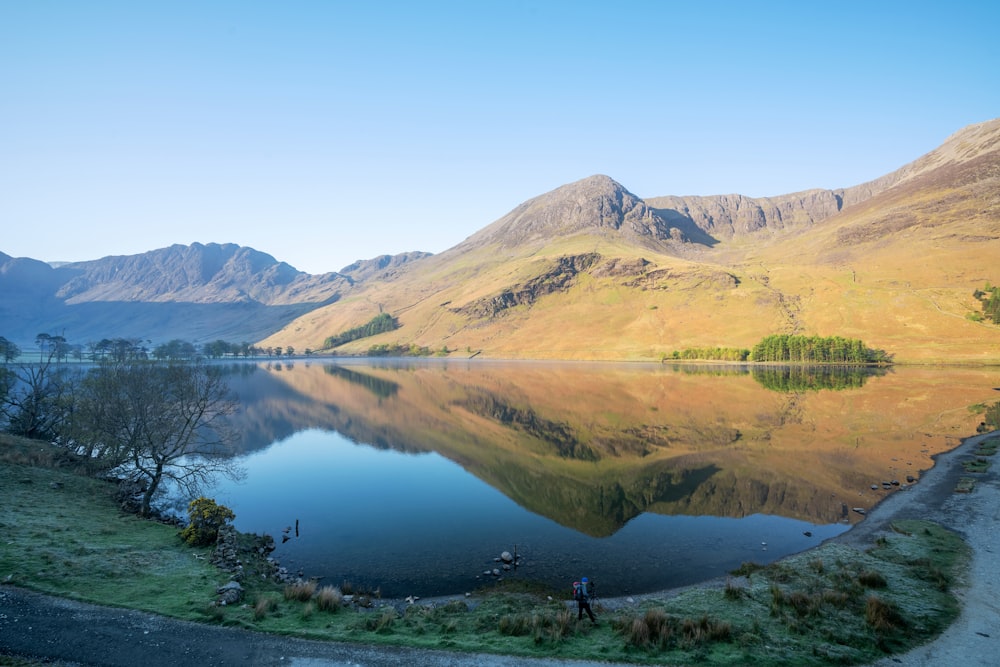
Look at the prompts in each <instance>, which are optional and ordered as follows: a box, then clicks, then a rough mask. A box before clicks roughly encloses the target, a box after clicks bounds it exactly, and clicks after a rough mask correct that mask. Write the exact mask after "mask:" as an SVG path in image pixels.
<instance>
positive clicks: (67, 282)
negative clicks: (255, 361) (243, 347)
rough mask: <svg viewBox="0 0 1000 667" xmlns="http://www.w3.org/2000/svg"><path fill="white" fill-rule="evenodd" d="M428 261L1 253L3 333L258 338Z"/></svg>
mask: <svg viewBox="0 0 1000 667" xmlns="http://www.w3.org/2000/svg"><path fill="white" fill-rule="evenodd" d="M421 256H423V254H422V253H410V254H408V255H403V256H397V257H388V256H386V257H382V258H376V259H375V260H370V261H368V262H358V263H356V264H353V265H351V266H349V267H347V268H346V269H345V270H344V273H326V274H323V275H319V276H313V275H310V274H307V273H304V272H302V271H297V270H296V269H294V268H293V267H291V266H289V265H288V264H286V263H285V262H278V261H277V260H275V259H274V258H273V257H272V256H270V255H268V254H265V253H262V252H258V251H256V250H254V249H252V248H246V247H241V246H238V245H235V244H224V245H220V244H215V243H209V244H201V243H194V244H192V245H190V246H184V245H174V246H171V247H169V248H162V249H159V250H153V251H150V252H147V253H143V254H140V255H129V256H117V257H104V258H102V259H97V260H92V261H86V262H73V263H67V264H61V265H59V266H57V267H53V266H50V265H49V264H46V263H44V262H39V261H37V260H32V259H25V258H13V257H9V256H8V255H3V254H0V315H2V319H3V323H4V330H3V332H2V335H4V336H5V337H6V338H8V339H10V340H13V341H16V342H20V343H24V344H29V343H30V341H32V340H34V338H35V336H36V335H37V334H38V333H39V332H56V333H59V334H60V335H64V336H65V337H66V338H67V340H69V341H71V342H74V343H83V342H87V341H91V340H100V339H102V338H117V337H123V338H138V339H143V340H145V339H150V340H153V341H154V342H156V341H163V340H168V339H172V338H181V339H185V340H194V341H199V342H200V341H206V340H215V339H218V338H222V339H224V340H229V341H232V342H238V341H254V340H258V339H260V338H263V337H265V336H267V335H269V334H271V333H273V332H274V331H277V330H278V329H280V328H281V327H282V326H284V325H285V324H287V323H288V322H290V321H292V320H294V319H295V318H296V317H298V316H300V315H303V314H304V313H307V312H309V311H310V310H312V309H314V308H316V307H317V306H320V305H323V304H326V303H331V302H334V301H336V300H337V299H339V298H340V297H341V295H342V294H344V293H346V292H349V291H350V290H351V289H352V288H353V286H354V285H356V284H358V283H360V282H363V281H364V280H365V279H367V278H369V277H372V276H378V275H382V274H383V273H384V272H385V271H386V270H388V269H391V268H394V267H398V266H400V265H402V264H405V263H406V262H407V261H411V260H413V259H419V258H420V257H421Z"/></svg>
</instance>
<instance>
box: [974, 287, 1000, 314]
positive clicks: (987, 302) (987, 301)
mask: <svg viewBox="0 0 1000 667" xmlns="http://www.w3.org/2000/svg"><path fill="white" fill-rule="evenodd" d="M972 296H974V297H976V299H978V300H979V303H981V304H983V315H982V316H983V317H987V318H989V319H991V320H993V322H994V323H995V324H1000V287H992V286H991V285H990V284H989V283H986V289H983V290H976V291H975V292H973V294H972Z"/></svg>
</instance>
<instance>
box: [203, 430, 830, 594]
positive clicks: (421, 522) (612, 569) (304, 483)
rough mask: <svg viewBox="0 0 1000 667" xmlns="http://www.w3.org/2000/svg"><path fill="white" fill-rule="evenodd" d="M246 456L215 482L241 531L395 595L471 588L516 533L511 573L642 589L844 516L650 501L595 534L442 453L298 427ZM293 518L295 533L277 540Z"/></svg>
mask: <svg viewBox="0 0 1000 667" xmlns="http://www.w3.org/2000/svg"><path fill="white" fill-rule="evenodd" d="M241 464H242V466H243V467H244V468H245V469H246V471H247V477H246V480H245V481H243V482H241V483H235V484H234V483H232V482H223V483H222V484H221V485H220V486H219V487H218V488H217V489H216V492H215V493H214V494H213V495H214V497H215V498H216V499H217V500H218V501H219V502H220V503H222V504H224V505H226V506H228V507H230V508H232V509H233V511H234V512H236V522H235V523H236V527H237V529H239V530H241V531H244V532H254V533H267V534H269V535H272V536H273V537H274V538H275V540H276V542H277V543H278V549H277V550H276V552H275V554H274V555H275V557H276V558H277V559H278V560H279V561H281V563H282V564H283V565H284V566H286V567H287V568H288V569H289V570H290V571H292V572H296V571H298V570H300V569H301V570H302V572H303V573H304V574H305V575H306V576H318V577H323V580H324V582H325V583H331V584H335V585H336V584H341V583H342V582H343V581H345V580H346V581H349V582H351V583H353V584H355V585H363V586H371V587H376V586H380V587H381V589H382V593H383V594H384V595H386V596H390V597H401V596H405V595H409V594H415V595H421V596H429V595H441V594H449V593H458V592H464V591H468V590H472V589H474V588H476V587H478V586H481V585H483V584H485V583H486V582H488V581H489V580H491V578H490V577H484V576H483V572H484V571H485V570H487V569H492V568H494V567H499V564H497V563H495V562H494V558H495V557H497V556H498V555H499V554H500V553H501V552H502V551H504V550H508V551H511V552H513V551H514V548H515V545H516V546H517V550H518V554H519V555H521V556H522V557H523V565H522V566H521V567H520V568H518V571H517V573H516V575H515V576H518V577H528V578H531V579H536V580H541V581H544V582H547V583H549V584H552V585H554V586H559V587H565V586H566V585H567V582H572V581H573V580H574V579H578V578H579V577H581V576H589V577H591V578H592V579H594V580H595V581H597V582H599V583H600V592H601V593H602V594H604V595H609V596H610V595H626V594H637V593H643V592H649V591H652V590H658V589H662V588H668V587H672V586H679V585H684V584H688V583H693V582H697V581H701V580H704V579H707V578H711V577H714V576H719V575H722V574H725V573H726V572H727V571H729V570H731V569H733V568H735V567H737V566H739V564H740V563H742V562H745V561H754V562H758V563H766V562H770V561H771V560H774V559H776V558H780V557H782V556H785V555H787V554H790V553H795V552H798V551H802V550H804V549H807V548H809V547H812V546H815V545H817V544H819V542H820V541H822V540H823V539H826V538H828V537H831V536H833V535H836V534H839V533H841V532H843V531H845V530H847V528H848V526H847V525H846V524H833V525H822V526H817V525H813V524H810V523H807V522H803V521H798V520H793V519H785V518H781V517H775V516H764V515H753V516H749V517H746V518H743V519H728V518H718V517H685V516H660V515H656V514H649V513H647V514H643V515H640V516H638V517H636V518H635V519H633V520H632V521H630V522H629V523H628V524H627V525H626V526H625V527H624V528H622V529H621V530H619V531H618V532H617V533H616V534H614V535H612V536H610V537H605V538H592V537H589V536H587V535H583V534H581V533H578V532H576V531H574V530H571V529H568V528H565V527H563V526H560V525H559V524H557V523H555V522H553V521H551V520H549V519H547V518H544V517H541V516H538V515H536V514H533V513H531V512H528V511H526V510H524V509H523V508H521V507H520V506H518V505H517V504H516V503H514V502H513V501H511V500H510V499H509V498H507V497H506V496H504V495H503V494H502V493H500V492H498V491H496V490H495V489H493V488H492V487H491V486H489V485H488V484H486V483H484V482H482V481H480V480H479V479H478V478H476V477H475V476H474V475H471V474H469V473H467V472H466V471H465V470H463V469H462V468H461V467H460V466H459V465H457V464H455V463H453V462H451V461H449V460H447V459H445V458H444V457H442V456H440V455H438V454H417V455H414V454H403V453H400V452H396V451H389V450H378V449H374V448H372V447H368V446H362V445H356V444H354V443H352V442H351V441H350V440H348V439H346V438H344V437H342V436H340V435H339V434H337V433H333V432H329V431H318V430H310V431H302V432H300V433H297V434H295V435H294V436H292V437H290V438H288V439H287V440H284V441H282V442H278V443H275V444H274V445H272V446H271V447H269V448H268V449H266V450H263V451H261V452H258V453H255V454H252V455H250V456H248V457H246V458H244V459H242V461H241ZM296 520H298V522H299V536H298V537H295V523H296ZM286 527H290V528H291V532H290V533H289V535H290V536H291V537H292V539H290V540H289V541H288V542H287V543H285V544H282V543H281V542H282V540H281V536H282V531H283V529H284V528H286ZM805 531H810V532H811V533H812V536H811V537H806V536H805V535H804V534H803V533H804V532H805ZM764 543H766V545H765V544H764ZM507 576H510V575H507Z"/></svg>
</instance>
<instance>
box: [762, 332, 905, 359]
mask: <svg viewBox="0 0 1000 667" xmlns="http://www.w3.org/2000/svg"><path fill="white" fill-rule="evenodd" d="M750 359H751V360H752V361H764V362H791V363H817V364H886V363H889V362H890V361H891V359H890V357H889V355H888V354H886V352H885V351H884V350H873V349H871V348H869V347H867V346H865V344H864V342H862V341H861V340H859V339H857V338H841V337H840V336H826V337H821V336H792V335H788V334H780V335H773V336H766V337H765V338H763V339H762V340H761V341H760V342H759V343H757V344H756V345H754V347H753V349H752V350H751V351H750Z"/></svg>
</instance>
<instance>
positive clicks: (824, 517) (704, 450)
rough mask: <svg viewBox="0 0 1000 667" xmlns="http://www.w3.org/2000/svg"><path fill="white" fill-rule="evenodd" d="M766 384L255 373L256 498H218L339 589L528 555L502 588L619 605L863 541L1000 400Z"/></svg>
mask: <svg viewBox="0 0 1000 667" xmlns="http://www.w3.org/2000/svg"><path fill="white" fill-rule="evenodd" d="M248 368H249V369H256V370H254V371H253V372H248ZM761 370H762V369H757V368H754V369H753V372H751V370H750V369H747V368H741V367H722V366H705V367H691V366H685V367H678V368H672V367H667V366H661V365H658V364H573V363H542V362H503V363H501V362H456V361H453V360H447V361H445V360H428V361H400V362H393V361H385V360H379V361H373V362H367V361H362V360H356V361H344V362H340V363H337V364H330V363H321V362H303V361H297V362H294V363H281V364H271V365H266V364H262V365H259V366H247V367H243V368H242V369H241V371H242V372H239V373H234V374H233V375H232V376H231V380H230V381H231V384H232V386H233V389H234V390H235V391H236V392H237V393H238V394H239V396H240V399H241V404H242V410H241V412H240V414H239V415H238V417H237V418H236V419H237V424H236V426H237V427H238V429H239V431H240V433H242V434H243V441H242V443H241V447H242V452H243V454H244V456H245V459H244V462H243V463H244V466H245V467H246V468H247V470H248V477H247V480H246V482H244V483H243V484H240V485H233V484H224V485H222V486H221V487H220V488H219V489H218V490H217V492H216V493H215V494H214V495H215V496H216V498H217V499H218V500H219V502H222V503H223V504H226V505H228V506H229V507H231V508H232V509H233V510H234V511H235V512H236V515H237V519H236V525H237V527H238V528H239V529H240V530H244V531H250V532H264V533H268V534H271V535H273V536H275V537H276V538H279V539H278V541H279V542H280V541H281V540H280V535H281V531H282V529H283V528H284V527H285V526H287V525H289V524H293V523H294V522H295V521H296V520H299V521H300V524H301V525H302V526H303V530H302V533H301V535H300V536H299V537H298V538H296V539H292V540H289V541H288V542H287V543H285V544H282V545H280V546H279V549H278V551H277V552H276V554H275V555H276V556H277V557H278V559H279V560H281V561H282V563H283V564H284V565H286V566H287V567H289V569H292V570H293V571H295V570H298V569H300V568H301V569H302V571H303V572H304V573H305V574H306V575H307V576H322V577H324V580H325V581H326V582H327V583H333V584H339V583H341V582H342V581H344V580H348V581H351V582H352V583H354V584H356V585H368V586H381V589H382V592H383V594H385V595H390V596H395V595H400V596H402V595H410V594H415V595H423V596H427V595H434V594H445V593H455V592H462V591H466V590H471V589H473V588H475V587H477V586H481V585H484V584H486V583H488V582H489V581H491V580H492V577H491V576H485V575H484V574H483V572H484V570H487V569H492V568H494V567H497V564H496V563H494V562H493V559H494V557H495V556H498V555H499V554H500V552H501V551H504V550H508V551H513V549H514V545H515V544H516V545H518V550H519V555H521V556H523V558H524V561H523V566H522V567H520V568H518V570H517V572H516V573H510V574H507V575H506V576H518V577H528V578H532V579H539V580H542V581H545V582H548V583H551V584H552V585H555V586H565V582H566V581H572V580H573V579H574V578H578V577H579V576H583V575H584V574H587V576H591V577H592V578H594V579H597V580H598V581H600V582H601V584H602V593H603V594H605V595H612V594H615V595H619V594H635V593H641V592H648V591H650V590H656V589H662V588H666V587H671V586H677V585H683V584H687V583H692V582H695V581H699V580H703V579H706V578H710V577H713V576H718V575H721V574H724V573H725V572H726V571H727V570H730V569H733V568H735V567H736V566H738V565H739V564H740V563H742V562H744V561H756V562H761V563H763V562H769V561H770V560H773V559H776V558H779V557H781V556H784V555H787V554H789V553H794V552H797V551H801V550H804V549H807V548H810V547H812V546H815V545H816V544H818V543H819V541H821V540H822V539H824V538H826V537H829V536H832V535H835V534H837V533H839V532H842V531H843V530H846V529H847V528H848V527H849V524H850V523H851V522H855V521H858V520H860V519H861V514H860V513H857V512H854V511H852V508H856V507H857V508H869V507H871V506H872V505H873V504H875V503H876V502H878V500H879V499H881V498H882V497H884V495H885V494H886V493H889V492H890V491H889V490H886V489H884V488H883V485H882V482H883V481H886V482H892V481H896V482H899V483H900V487H905V486H906V484H907V481H906V480H907V478H908V477H909V478H917V477H919V471H920V470H925V469H927V468H929V467H930V466H931V465H932V461H931V457H932V456H933V455H934V454H936V453H938V452H940V451H944V450H947V449H950V448H952V447H954V446H955V445H957V444H958V442H959V439H960V438H962V437H965V436H968V435H970V434H972V433H974V432H975V428H976V425H977V424H978V423H979V421H980V420H981V418H982V412H981V411H979V412H977V409H976V408H972V407H970V406H975V405H977V404H978V405H982V404H985V403H986V402H988V401H990V400H995V398H996V394H995V392H993V391H992V387H995V386H997V384H1000V377H998V373H997V372H996V370H995V369H994V370H982V369H909V368H908V369H898V370H895V371H891V372H885V371H882V372H881V373H880V374H875V375H872V374H870V373H867V372H865V373H864V375H860V374H858V373H855V374H854V375H853V376H852V375H851V374H844V376H843V377H837V374H836V373H833V372H831V371H830V369H824V370H823V371H822V372H805V371H804V370H803V369H801V368H799V369H794V370H792V371H787V372H786V371H783V370H782V369H780V368H774V367H772V368H770V369H769V370H767V373H764V374H762V373H761V372H760V371H761ZM764 375H766V379H765V380H762V379H761V378H762V376H764ZM821 386H830V387H836V388H837V390H830V389H823V388H821ZM779 389H780V390H779ZM417 454H421V455H418V456H415V455H417ZM873 485H874V486H876V487H877V488H876V489H872V488H871V487H872V486H873ZM894 488H898V487H895V486H891V485H890V489H894ZM805 533H810V534H811V536H806V535H805Z"/></svg>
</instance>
